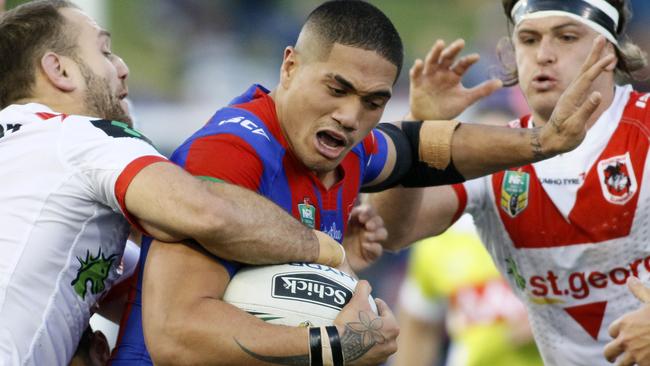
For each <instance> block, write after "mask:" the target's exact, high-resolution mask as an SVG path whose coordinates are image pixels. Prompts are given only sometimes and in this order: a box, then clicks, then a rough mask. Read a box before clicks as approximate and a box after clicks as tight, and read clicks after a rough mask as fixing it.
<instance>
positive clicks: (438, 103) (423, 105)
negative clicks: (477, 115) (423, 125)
mask: <svg viewBox="0 0 650 366" xmlns="http://www.w3.org/2000/svg"><path fill="white" fill-rule="evenodd" d="M464 47H465V41H463V40H462V39H459V40H456V41H454V42H453V43H452V44H450V45H449V46H448V47H446V48H445V42H444V41H442V40H438V41H436V43H435V44H434V45H433V47H432V48H431V50H430V51H429V53H428V54H427V57H426V58H425V60H424V61H422V60H420V59H418V60H416V61H415V63H414V65H413V67H412V68H411V70H410V73H409V76H410V81H411V83H410V92H409V104H410V108H411V115H410V118H412V119H414V120H449V119H453V118H455V117H457V116H458V115H459V114H461V113H462V112H463V111H464V110H465V109H466V108H467V107H469V106H470V105H472V104H474V103H475V102H476V101H478V100H479V99H481V98H483V97H486V96H488V95H490V94H492V93H493V92H495V91H496V90H498V89H499V88H501V86H502V83H501V81H500V80H488V81H486V82H484V83H482V84H480V85H478V86H476V87H473V88H465V87H464V86H463V84H462V83H461V80H462V78H463V76H464V75H465V73H466V72H467V70H468V69H469V68H470V67H471V66H472V65H474V64H475V63H476V62H477V61H478V60H479V58H480V57H479V55H478V54H471V55H468V56H464V57H462V58H460V59H459V60H456V57H457V56H458V54H459V53H460V52H461V51H462V50H463V48H464Z"/></svg>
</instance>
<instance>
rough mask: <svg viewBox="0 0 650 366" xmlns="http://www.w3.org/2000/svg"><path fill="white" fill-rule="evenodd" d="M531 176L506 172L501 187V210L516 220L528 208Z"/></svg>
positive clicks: (517, 172)
mask: <svg viewBox="0 0 650 366" xmlns="http://www.w3.org/2000/svg"><path fill="white" fill-rule="evenodd" d="M529 188H530V175H529V174H528V173H525V172H519V171H512V170H508V171H506V174H505V175H504V176H503V184H502V185H501V208H502V209H503V211H505V212H506V213H507V214H508V216H510V217H512V218H514V217H515V216H517V215H519V214H520V213H521V212H522V211H523V210H525V209H526V207H528V189H529Z"/></svg>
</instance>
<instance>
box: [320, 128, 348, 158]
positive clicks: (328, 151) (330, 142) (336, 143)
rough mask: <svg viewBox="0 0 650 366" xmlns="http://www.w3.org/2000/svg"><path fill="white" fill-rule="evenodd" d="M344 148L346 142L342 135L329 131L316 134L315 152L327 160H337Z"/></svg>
mask: <svg viewBox="0 0 650 366" xmlns="http://www.w3.org/2000/svg"><path fill="white" fill-rule="evenodd" d="M346 146H347V140H346V138H345V136H344V135H342V134H339V133H336V132H334V131H330V130H327V131H319V132H317V133H316V150H318V152H319V153H321V154H322V155H323V156H325V157H326V158H328V159H337V158H338V157H339V156H340V155H341V153H342V152H343V150H344V149H345V147H346Z"/></svg>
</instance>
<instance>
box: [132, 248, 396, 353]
mask: <svg viewBox="0 0 650 366" xmlns="http://www.w3.org/2000/svg"><path fill="white" fill-rule="evenodd" d="M144 271H145V272H144V282H143V292H142V296H143V300H142V301H143V312H142V313H143V326H144V334H145V339H146V343H147V348H148V349H149V352H150V353H151V357H152V359H153V360H154V362H155V363H156V364H183V363H187V364H206V363H210V364H224V365H233V364H238V365H242V364H245V365H258V364H260V365H262V364H265V365H266V364H269V363H270V364H277V365H309V348H308V334H307V332H308V331H307V328H298V327H286V326H280V325H271V324H268V323H265V322H263V321H261V320H259V319H257V318H255V317H253V316H251V315H249V314H248V313H246V312H244V311H242V310H240V309H238V308H236V307H234V306H232V305H230V304H227V303H225V302H222V301H220V299H221V297H222V295H223V293H224V291H225V288H226V286H227V284H228V281H229V276H228V273H227V272H226V270H225V269H224V267H223V266H222V265H221V264H220V263H219V262H217V261H215V260H213V259H212V258H209V257H207V256H206V255H205V254H204V253H203V252H202V250H201V249H199V248H198V247H190V246H187V245H182V244H179V245H166V244H163V243H160V242H156V241H154V242H153V243H152V245H151V247H150V249H149V255H148V257H147V262H146V265H145V270H144ZM365 286H366V288H365V290H364V291H361V292H359V296H355V297H353V298H352V301H351V303H350V304H352V303H353V302H355V301H356V305H354V306H353V307H351V305H350V304H349V305H348V306H346V307H345V308H344V310H343V311H342V312H341V314H340V315H339V317H338V318H337V320H336V321H335V323H336V325H337V327H338V329H339V333H340V334H342V336H341V345H342V348H343V350H344V358H345V359H346V361H349V362H347V363H346V364H349V365H353V364H358V365H360V364H376V363H379V362H383V361H384V360H385V358H386V357H387V356H388V355H389V354H390V353H393V352H394V351H395V349H394V348H395V347H396V346H395V337H396V336H397V334H396V329H393V327H395V328H396V324H395V323H394V322H395V320H394V318H393V317H392V314H390V311H389V310H386V309H384V308H383V306H380V307H379V308H380V317H381V321H379V323H378V324H381V325H382V326H380V327H379V329H378V331H379V332H380V333H381V334H382V335H383V336H384V337H385V339H386V342H385V343H384V344H379V343H377V344H374V345H371V346H370V347H367V345H366V347H362V346H363V345H362V344H361V343H360V342H359V337H358V334H357V333H355V332H354V331H353V330H352V328H350V327H349V326H348V324H352V323H353V321H351V319H352V316H353V317H354V319H355V320H356V321H357V322H358V321H359V320H358V317H359V316H360V315H358V314H360V313H365V314H367V311H366V310H364V309H362V308H361V307H359V306H358V303H359V300H360V299H364V297H365V299H367V296H368V292H369V290H370V289H369V287H368V285H367V283H365ZM355 298H356V300H355ZM364 301H365V304H366V305H365V306H366V308H367V310H368V311H369V309H370V307H369V304H368V302H367V300H364ZM378 305H379V304H378ZM384 305H385V304H384ZM346 309H348V311H347V314H346V315H345V316H347V318H346V319H347V320H346V319H342V316H343V315H344V314H343V313H344V312H346ZM382 309H383V310H384V311H386V312H387V313H388V314H384V316H381V314H382ZM350 310H351V311H350ZM374 317H376V315H375V316H374ZM371 319H372V318H371ZM375 323H377V322H375ZM352 357H356V358H355V359H352ZM262 361H266V362H267V363H265V362H262Z"/></svg>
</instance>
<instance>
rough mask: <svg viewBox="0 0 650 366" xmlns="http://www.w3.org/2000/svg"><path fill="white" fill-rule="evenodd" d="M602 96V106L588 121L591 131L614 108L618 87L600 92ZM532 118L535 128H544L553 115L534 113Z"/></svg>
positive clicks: (588, 127)
mask: <svg viewBox="0 0 650 366" xmlns="http://www.w3.org/2000/svg"><path fill="white" fill-rule="evenodd" d="M600 94H601V95H602V101H601V102H600V106H598V108H597V109H596V111H595V112H594V113H593V114H592V115H591V118H589V121H587V129H590V128H591V127H592V126H593V125H594V124H595V123H596V121H598V118H600V116H601V115H602V114H603V112H605V111H606V110H607V109H609V107H611V106H612V103H613V102H614V96H615V95H616V87H615V86H612V87H611V88H607V89H605V90H602V91H600ZM532 116H533V123H534V125H535V127H542V126H544V125H545V124H546V122H548V120H549V119H550V118H551V115H550V114H549V113H543V112H540V111H533V113H532Z"/></svg>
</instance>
